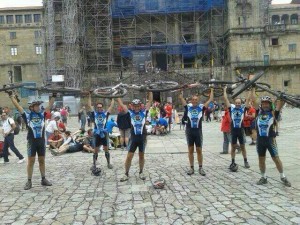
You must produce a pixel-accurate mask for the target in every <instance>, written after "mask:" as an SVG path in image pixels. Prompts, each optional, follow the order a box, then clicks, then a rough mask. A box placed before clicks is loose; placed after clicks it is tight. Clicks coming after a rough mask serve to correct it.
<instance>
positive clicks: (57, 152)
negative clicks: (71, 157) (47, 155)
mask: <svg viewBox="0 0 300 225" xmlns="http://www.w3.org/2000/svg"><path fill="white" fill-rule="evenodd" d="M64 136H65V137H64V143H63V144H62V145H61V146H60V147H59V149H58V150H56V149H50V151H51V154H52V155H61V154H63V153H65V152H66V151H67V150H68V148H69V147H70V146H72V145H74V144H75V143H74V141H73V138H72V135H71V132H70V131H66V132H65V134H64Z"/></svg>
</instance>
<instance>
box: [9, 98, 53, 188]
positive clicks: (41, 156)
mask: <svg viewBox="0 0 300 225" xmlns="http://www.w3.org/2000/svg"><path fill="white" fill-rule="evenodd" d="M9 97H10V99H11V101H12V103H13V104H14V106H15V107H16V108H17V109H18V111H19V112H20V113H21V115H22V117H23V120H24V121H25V123H26V124H27V128H28V134H27V141H28V144H27V147H28V150H27V151H28V164H27V176H28V181H27V182H26V184H25V187H24V189H25V190H29V189H30V188H32V182H31V179H32V174H33V166H34V162H35V156H36V154H37V155H38V161H39V168H40V172H41V176H42V181H41V185H43V186H52V183H50V182H49V181H48V180H47V179H46V178H45V149H46V145H45V112H44V111H42V110H41V109H40V105H41V104H42V103H43V102H40V101H32V102H29V103H28V105H29V111H30V112H29V113H26V112H25V111H24V109H23V108H22V106H20V104H19V103H18V101H17V99H16V97H15V95H13V94H10V95H9ZM55 97H56V94H53V95H52V97H51V98H50V101H49V106H48V107H47V108H46V111H50V109H51V108H52V106H53V103H54V100H55Z"/></svg>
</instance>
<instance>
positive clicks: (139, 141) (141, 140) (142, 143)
mask: <svg viewBox="0 0 300 225" xmlns="http://www.w3.org/2000/svg"><path fill="white" fill-rule="evenodd" d="M146 137H147V135H146V134H142V135H135V134H131V135H130V138H129V142H128V145H127V150H128V151H129V152H132V153H134V152H135V151H136V149H137V148H139V152H145V149H146V145H147V138H146Z"/></svg>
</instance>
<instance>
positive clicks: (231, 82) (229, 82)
mask: <svg viewBox="0 0 300 225" xmlns="http://www.w3.org/2000/svg"><path fill="white" fill-rule="evenodd" d="M200 83H201V84H208V85H209V84H217V85H227V84H236V83H238V82H236V81H235V82H234V81H225V80H211V81H200Z"/></svg>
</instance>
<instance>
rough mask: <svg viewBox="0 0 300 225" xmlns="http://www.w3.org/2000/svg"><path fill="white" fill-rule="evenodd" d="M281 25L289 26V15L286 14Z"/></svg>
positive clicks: (282, 17)
mask: <svg viewBox="0 0 300 225" xmlns="http://www.w3.org/2000/svg"><path fill="white" fill-rule="evenodd" d="M281 23H282V24H288V23H289V15H288V14H284V15H282V16H281Z"/></svg>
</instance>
